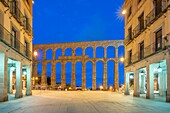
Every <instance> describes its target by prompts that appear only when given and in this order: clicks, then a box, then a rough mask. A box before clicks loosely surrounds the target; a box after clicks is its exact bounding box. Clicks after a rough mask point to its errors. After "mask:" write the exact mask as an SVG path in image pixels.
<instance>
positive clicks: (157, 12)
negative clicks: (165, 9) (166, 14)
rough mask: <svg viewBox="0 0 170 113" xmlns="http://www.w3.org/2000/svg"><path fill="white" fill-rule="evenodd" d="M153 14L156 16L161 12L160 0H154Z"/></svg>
mask: <svg viewBox="0 0 170 113" xmlns="http://www.w3.org/2000/svg"><path fill="white" fill-rule="evenodd" d="M154 4H155V16H158V15H159V14H160V13H161V12H162V0H155V1H154Z"/></svg>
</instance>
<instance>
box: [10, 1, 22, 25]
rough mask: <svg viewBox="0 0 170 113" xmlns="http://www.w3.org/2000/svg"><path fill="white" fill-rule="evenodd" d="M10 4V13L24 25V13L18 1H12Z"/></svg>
mask: <svg viewBox="0 0 170 113" xmlns="http://www.w3.org/2000/svg"><path fill="white" fill-rule="evenodd" d="M9 4H10V5H9V6H10V7H9V8H10V13H11V14H12V16H13V17H14V18H15V19H16V20H17V21H18V23H20V24H21V25H22V26H23V25H24V15H23V14H22V12H21V11H20V9H19V7H18V2H16V1H10V2H9Z"/></svg>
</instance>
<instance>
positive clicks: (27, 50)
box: [24, 40, 29, 56]
mask: <svg viewBox="0 0 170 113" xmlns="http://www.w3.org/2000/svg"><path fill="white" fill-rule="evenodd" d="M24 45H25V55H26V56H29V43H28V42H27V41H26V40H25V44H24Z"/></svg>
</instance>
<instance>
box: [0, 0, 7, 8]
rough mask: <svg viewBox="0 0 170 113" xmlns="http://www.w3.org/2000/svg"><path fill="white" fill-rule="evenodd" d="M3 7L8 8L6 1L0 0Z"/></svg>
mask: <svg viewBox="0 0 170 113" xmlns="http://www.w3.org/2000/svg"><path fill="white" fill-rule="evenodd" d="M0 2H2V4H3V5H4V6H5V7H9V5H8V0H0Z"/></svg>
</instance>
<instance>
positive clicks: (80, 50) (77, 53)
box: [75, 47, 83, 56]
mask: <svg viewBox="0 0 170 113" xmlns="http://www.w3.org/2000/svg"><path fill="white" fill-rule="evenodd" d="M75 55H76V56H83V48H81V47H77V48H76V49H75Z"/></svg>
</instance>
